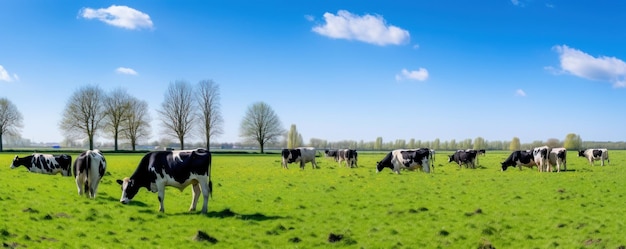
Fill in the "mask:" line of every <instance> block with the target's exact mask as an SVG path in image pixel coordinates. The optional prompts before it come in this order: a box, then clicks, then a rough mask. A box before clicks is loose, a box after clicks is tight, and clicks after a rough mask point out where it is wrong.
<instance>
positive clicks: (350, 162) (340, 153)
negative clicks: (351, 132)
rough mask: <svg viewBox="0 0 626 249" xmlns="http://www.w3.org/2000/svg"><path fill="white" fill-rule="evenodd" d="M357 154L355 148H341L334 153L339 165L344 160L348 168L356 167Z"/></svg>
mask: <svg viewBox="0 0 626 249" xmlns="http://www.w3.org/2000/svg"><path fill="white" fill-rule="evenodd" d="M357 156H358V153H357V152H356V150H352V149H341V150H337V152H336V153H335V161H336V162H339V165H340V166H341V163H342V162H346V167H348V168H352V167H357Z"/></svg>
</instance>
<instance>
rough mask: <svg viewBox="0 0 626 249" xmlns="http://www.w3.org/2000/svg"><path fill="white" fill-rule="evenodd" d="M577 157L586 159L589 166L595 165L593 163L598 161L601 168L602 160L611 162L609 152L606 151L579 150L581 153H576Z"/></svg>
mask: <svg viewBox="0 0 626 249" xmlns="http://www.w3.org/2000/svg"><path fill="white" fill-rule="evenodd" d="M578 156H579V157H586V158H587V160H589V164H590V165H591V166H593V165H595V161H598V160H601V161H602V164H601V166H604V160H606V162H607V163H611V161H609V150H607V149H586V150H581V151H578Z"/></svg>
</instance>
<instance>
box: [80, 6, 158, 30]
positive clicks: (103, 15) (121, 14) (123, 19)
mask: <svg viewBox="0 0 626 249" xmlns="http://www.w3.org/2000/svg"><path fill="white" fill-rule="evenodd" d="M78 15H79V16H80V17H82V18H85V19H98V20H100V21H103V22H105V23H106V24H109V25H113V26H116V27H120V28H125V29H141V28H148V29H151V28H152V20H150V16H149V15H147V14H145V13H143V12H141V11H138V10H136V9H133V8H130V7H128V6H118V5H111V7H108V8H106V9H102V8H101V9H92V8H83V9H81V10H80V11H79V12H78Z"/></svg>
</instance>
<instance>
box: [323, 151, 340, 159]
mask: <svg viewBox="0 0 626 249" xmlns="http://www.w3.org/2000/svg"><path fill="white" fill-rule="evenodd" d="M324 155H326V157H332V158H333V159H335V161H336V160H337V150H329V149H326V150H324Z"/></svg>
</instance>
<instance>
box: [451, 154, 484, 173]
mask: <svg viewBox="0 0 626 249" xmlns="http://www.w3.org/2000/svg"><path fill="white" fill-rule="evenodd" d="M477 154H478V151H476V150H457V151H456V152H454V154H452V155H449V156H448V162H449V163H451V162H455V163H457V164H458V165H459V168H461V167H462V165H463V164H465V167H466V168H468V167H469V168H472V169H475V168H476V155H477Z"/></svg>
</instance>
